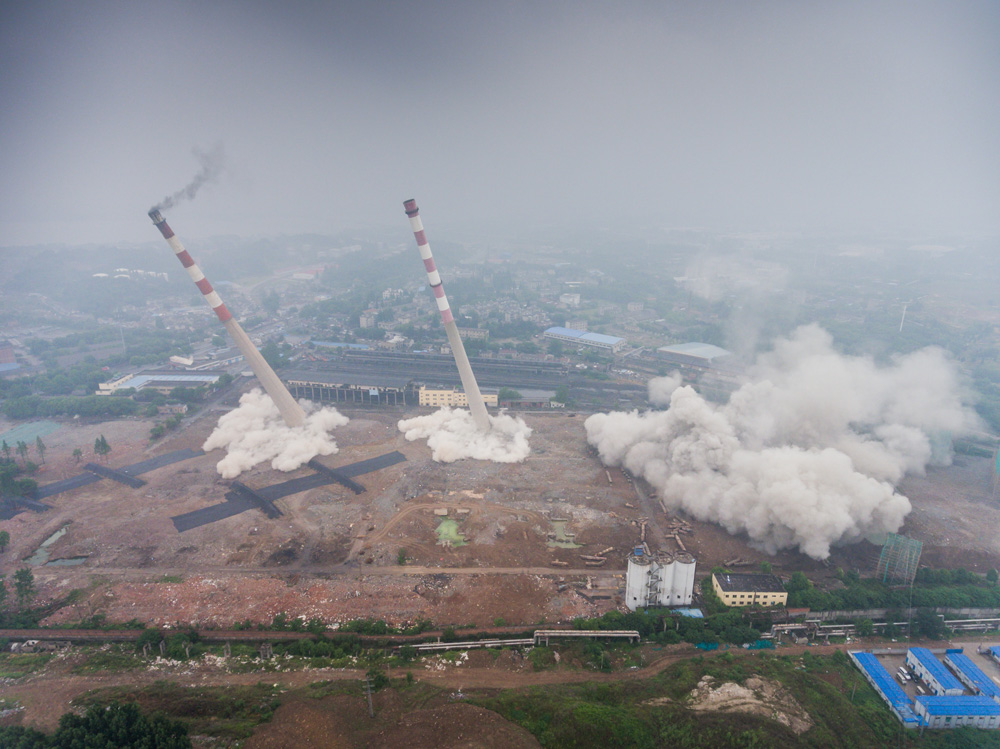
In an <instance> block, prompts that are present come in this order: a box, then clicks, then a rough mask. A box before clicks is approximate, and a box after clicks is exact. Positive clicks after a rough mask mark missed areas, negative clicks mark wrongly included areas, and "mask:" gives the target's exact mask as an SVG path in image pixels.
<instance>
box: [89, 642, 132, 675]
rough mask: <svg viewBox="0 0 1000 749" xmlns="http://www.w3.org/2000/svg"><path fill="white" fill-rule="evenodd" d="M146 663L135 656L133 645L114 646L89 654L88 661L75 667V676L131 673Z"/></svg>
mask: <svg viewBox="0 0 1000 749" xmlns="http://www.w3.org/2000/svg"><path fill="white" fill-rule="evenodd" d="M144 665H145V662H144V661H143V659H142V658H140V657H138V656H137V655H136V654H135V648H134V647H132V645H126V646H122V645H112V646H110V647H108V648H102V649H100V650H94V651H91V652H89V653H87V659H86V660H85V661H84V662H83V663H79V664H77V665H76V666H74V667H73V673H74V674H93V673H98V672H100V671H131V670H133V669H136V668H142V667H143V666H144Z"/></svg>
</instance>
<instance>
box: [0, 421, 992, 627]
mask: <svg viewBox="0 0 1000 749" xmlns="http://www.w3.org/2000/svg"><path fill="white" fill-rule="evenodd" d="M220 413H221V412H220V411H217V410H216V411H213V410H208V411H206V412H205V413H202V414H200V415H198V416H197V417H194V418H193V419H191V420H190V423H186V425H185V426H184V428H183V429H182V430H181V431H180V432H177V433H174V434H172V435H170V436H168V437H167V438H166V439H165V440H163V441H161V442H159V443H157V444H155V445H152V446H150V445H149V444H148V440H147V437H148V433H149V428H150V426H151V422H149V421H146V420H141V419H136V420H123V421H113V422H104V423H99V424H81V423H78V422H74V421H72V420H67V421H64V422H62V424H63V425H62V427H61V428H60V429H59V430H58V431H56V432H54V433H52V434H51V435H49V436H48V437H46V438H45V442H46V445H47V446H48V451H47V453H46V464H45V466H44V468H43V472H42V474H41V475H40V476H39V480H40V483H42V484H45V483H49V482H51V481H56V480H60V479H63V478H67V477H69V476H73V475H75V474H77V473H79V472H80V470H81V469H80V468H79V467H78V466H77V465H76V461H75V460H74V459H73V457H72V451H73V449H74V448H77V447H79V448H81V449H83V450H84V454H85V460H93V459H94V456H93V454H92V452H93V442H94V440H95V439H96V438H97V437H98V436H99V435H101V434H103V435H104V436H105V437H106V438H107V440H108V442H109V443H110V444H111V446H112V448H113V452H112V454H111V456H110V457H109V459H108V465H110V466H112V467H116V466H123V465H128V464H130V463H134V462H137V461H139V460H142V459H145V458H147V457H151V456H152V455H156V454H160V453H163V452H168V451H171V450H177V449H180V448H185V447H192V448H198V447H200V446H201V444H202V443H203V442H204V440H205V438H206V437H207V436H208V434H209V433H210V432H211V430H212V428H213V426H214V424H215V422H216V421H217V419H218V416H219V415H220ZM346 413H347V415H348V416H350V417H351V422H350V423H349V424H347V425H346V426H344V427H342V428H340V429H339V430H338V431H337V433H336V439H337V442H338V445H339V447H340V452H339V453H338V454H336V455H332V456H328V457H325V458H323V459H322V460H323V462H324V463H325V464H326V465H329V466H331V467H336V466H338V465H344V464H347V463H352V462H355V461H358V460H364V459H366V458H371V457H375V456H378V455H382V454H384V453H387V452H391V451H393V450H399V451H400V452H402V453H404V454H405V455H406V457H407V462H405V463H402V464H398V465H395V466H391V467H389V468H386V469H383V470H380V471H376V472H374V473H371V474H367V475H365V476H361V477H359V479H358V480H359V481H360V482H361V483H362V484H363V485H364V486H365V487H366V488H367V491H366V492H365V493H363V494H360V495H355V494H353V493H352V492H350V491H349V490H347V489H346V488H344V487H341V486H339V485H330V486H326V487H322V488H320V489H315V490H312V491H307V492H302V493H300V494H297V495H293V496H290V497H286V498H284V499H281V500H279V501H278V503H277V504H278V506H279V508H280V509H281V510H282V512H283V513H284V515H283V516H282V517H280V518H278V519H275V520H269V519H267V518H266V517H264V516H263V515H262V514H261V513H260V512H258V511H256V510H251V511H247V512H244V513H242V514H240V515H236V516H234V517H230V518H227V519H225V520H222V521H219V522H217V523H213V524H210V525H206V526H202V527H200V528H196V529H193V530H191V531H188V532H185V533H178V532H177V530H176V529H175V528H174V526H173V524H172V522H171V520H170V518H171V516H174V515H178V514H181V513H184V512H189V511H192V510H197V509H200V508H203V507H206V506H209V505H213V504H217V503H219V502H222V501H223V499H224V495H225V493H226V491H227V490H228V487H229V483H230V482H228V481H225V480H223V479H221V478H220V477H219V476H218V474H217V473H216V470H215V463H216V462H217V460H219V459H220V458H221V453H213V454H210V455H205V456H202V457H199V458H195V459H192V460H188V461H184V462H182V463H177V464H174V465H172V466H166V467H164V468H160V469H157V470H156V471H153V472H150V473H148V474H145V475H144V476H143V478H144V479H145V480H146V481H147V482H148V483H147V485H146V486H144V487H142V488H140V489H131V488H129V487H127V486H124V485H121V484H117V483H115V482H112V481H109V480H103V481H100V482H98V483H95V484H91V485H89V486H86V487H82V488H80V489H76V490H74V491H71V492H67V493H64V494H61V495H58V496H55V497H52V498H50V499H48V500H46V501H47V502H48V503H50V504H51V505H52V506H53V510H52V511H49V512H44V513H34V512H25V513H21V514H19V515H17V516H16V517H14V518H12V519H10V520H7V521H3V522H0V529H3V530H7V531H8V532H9V533H10V535H11V547H10V548H9V549H8V550H7V552H6V553H5V554H3V556H2V557H0V573H2V574H6V575H8V576H10V575H11V574H12V573H13V572H14V570H15V569H16V568H17V567H18V566H20V565H21V564H23V563H24V560H26V559H27V558H28V557H29V556H30V555H31V554H32V553H33V552H34V550H35V549H36V548H37V547H38V546H39V544H41V542H42V541H43V540H45V539H46V538H47V537H49V536H50V535H51V534H53V533H54V532H55V531H57V530H59V529H60V528H63V527H65V528H66V533H65V535H64V536H63V537H62V538H60V539H59V540H58V541H57V542H55V543H54V544H53V545H52V546H51V547H50V551H51V559H52V560H58V559H64V558H69V557H86V560H85V561H84V562H83V564H81V565H80V566H74V567H61V566H36V567H35V569H34V571H35V577H36V581H37V584H38V587H39V589H40V599H41V600H43V601H44V600H51V599H54V598H57V597H60V596H64V595H65V594H67V593H69V592H70V591H71V590H74V589H77V590H82V591H83V592H82V593H78V594H77V598H76V600H75V602H74V603H73V604H72V605H70V606H66V607H64V608H63V609H62V610H60V611H58V612H56V613H55V614H53V615H52V616H51V617H50V618H49V620H48V621H47V622H46V623H64V622H74V621H79V620H81V619H84V618H87V617H90V616H93V615H104V616H105V617H106V618H107V619H108V620H109V621H128V620H130V619H133V618H134V619H138V620H140V621H143V622H146V623H149V624H155V625H181V624H187V623H193V624H200V625H216V626H229V625H232V624H235V623H237V622H242V621H244V620H247V619H249V620H251V621H254V622H265V623H269V622H270V621H271V620H272V619H273V617H274V616H275V615H276V614H277V613H279V612H285V613H287V614H288V615H290V616H301V617H305V618H312V617H317V618H320V619H322V620H324V621H326V622H328V623H331V624H333V623H336V622H342V621H346V620H349V619H356V618H365V617H371V618H380V619H385V620H387V621H389V622H392V623H404V622H412V621H414V620H415V619H418V618H429V619H432V620H433V621H435V622H436V623H439V624H442V625H444V624H478V625H484V624H492V623H493V621H494V620H495V619H499V618H503V619H504V620H505V621H506V622H507V623H509V624H521V623H523V624H536V623H538V622H541V621H543V620H544V621H546V622H558V621H568V620H570V619H572V618H574V617H577V616H594V615H597V614H600V613H602V612H603V611H607V610H609V609H611V608H615V607H616V606H618V605H620V600H621V599H620V588H621V585H622V583H623V576H624V574H623V573H624V569H625V565H626V557H627V553H628V551H629V549H630V548H631V547H632V546H633V545H635V544H636V543H638V542H639V522H640V520H641V519H642V518H644V517H648V518H650V520H651V523H652V525H651V526H650V529H649V530H650V538H655V537H656V532H657V531H656V528H655V527H654V526H659V527H661V528H662V527H663V526H665V525H666V524H667V523H668V522H669V519H668V518H667V517H666V516H665V514H664V513H663V512H662V510H657V509H656V507H658V505H657V504H656V503H655V500H654V501H653V502H652V503H651V502H650V501H649V500H644V498H643V496H642V493H641V492H639V493H637V491H636V487H634V486H633V485H632V483H631V482H630V481H629V480H628V478H627V477H625V476H624V474H623V473H622V472H621V471H620V470H616V469H607V470H606V469H605V467H604V466H602V465H601V464H600V462H599V460H598V459H597V458H596V456H595V454H594V452H593V451H592V450H590V449H589V448H588V446H587V444H586V440H585V432H584V428H583V418H582V417H570V416H569V415H567V414H551V415H549V414H545V415H541V414H538V415H528V416H527V417H526V419H527V421H528V423H529V425H530V426H531V427H532V428H533V429H534V435H533V436H532V448H533V449H532V454H531V455H530V456H529V458H528V459H527V460H526V461H525V462H524V463H522V464H494V463H483V462H480V461H460V462H458V463H453V464H439V463H435V462H433V461H432V460H431V459H430V451H429V450H428V448H427V446H426V445H425V444H424V443H422V442H413V443H410V442H406V440H405V439H404V438H403V437H402V435H400V434H399V432H398V430H397V429H396V426H395V422H396V420H397V419H398V417H399V413H395V412H393V413H390V412H386V411H375V410H367V411H358V412H352V411H347V412H346ZM7 426H9V425H6V424H3V423H0V429H5V428H7ZM990 464H991V461H989V460H987V459H980V458H969V457H964V456H962V457H959V458H958V459H957V460H956V461H955V464H954V465H953V466H950V467H947V468H935V469H931V470H930V471H928V473H927V475H926V476H924V477H910V478H907V479H906V480H905V481H904V482H903V485H902V486H901V489H900V490H901V491H903V492H904V493H906V494H907V496H909V497H910V500H911V502H912V503H913V506H914V510H913V512H912V513H911V514H910V516H909V518H908V519H907V523H906V525H905V526H904V527H903V529H902V532H903V533H906V534H908V535H912V536H914V537H915V538H918V539H920V540H922V541H923V542H924V557H923V559H922V562H923V563H925V564H931V565H935V566H938V565H940V566H965V567H967V568H969V569H972V570H976V571H979V572H985V571H986V570H987V569H989V568H991V567H997V566H1000V535H998V534H996V533H994V532H993V531H992V529H994V528H996V527H1000V503H998V502H996V501H994V500H993V499H992V496H991V489H992V487H991V483H990V479H991V476H990ZM311 473H312V471H311V469H308V468H305V469H299V470H298V471H295V472H292V473H290V474H285V473H280V472H277V471H274V470H272V469H271V468H270V466H268V465H263V466H258V467H256V468H254V469H253V470H251V471H248V472H246V473H244V474H243V475H241V476H240V480H241V481H243V482H244V483H246V484H247V485H249V486H252V487H263V486H268V485H271V484H275V483H278V482H280V481H284V480H287V479H289V478H294V477H298V476H305V475H309V474H311ZM609 479H610V480H609ZM641 488H642V487H640V489H641ZM436 511H437V514H436ZM442 511H447V516H442V515H441V514H439V513H441V512H442ZM445 517H446V518H447V519H449V520H453V521H455V522H456V523H457V529H458V532H459V533H460V534H461V535H462V536H463V537H464V538H465V540H466V542H467V543H466V545H463V546H458V547H450V546H443V545H440V544H439V543H438V542H437V535H436V533H435V529H436V528H437V526H438V525H439V524H440V523H441V521H442V520H443V519H445ZM684 519H685V520H686V521H687V522H688V523H690V525H691V527H692V529H693V531H694V532H693V534H691V535H685V536H683V537H682V538H683V541H684V543H685V545H686V546H687V548H688V549H689V550H690V551H691V552H692V553H693V554H694V555H695V557H696V559H697V561H698V576H699V577H701V576H702V575H704V574H707V573H708V571H709V570H711V568H712V567H713V566H715V565H719V564H722V563H723V562H725V561H727V560H731V559H733V558H737V557H738V558H740V559H742V560H744V561H745V562H746V566H745V568H746V569H753V568H754V567H755V566H756V565H758V564H759V563H760V562H762V561H769V562H771V563H772V564H773V566H774V570H775V572H777V573H778V574H784V575H788V574H790V573H791V572H793V571H796V570H802V571H804V572H806V574H807V575H809V576H810V577H812V578H813V579H816V580H821V579H824V578H826V577H829V578H832V575H833V572H834V571H835V570H836V568H837V567H844V568H846V569H858V570H859V571H860V572H862V574H867V573H870V571H872V570H874V567H875V564H876V563H877V560H878V554H879V547H878V546H876V545H874V544H871V543H867V542H862V543H859V544H854V545H852V546H849V547H845V548H838V549H835V550H834V552H833V555H832V557H831V559H830V560H829V563H828V564H824V563H820V562H817V561H815V560H812V559H809V558H807V557H805V556H804V555H802V554H799V553H796V552H783V553H781V554H779V555H777V556H776V557H770V556H768V555H767V554H765V553H763V552H761V551H758V550H756V549H754V548H752V547H751V546H749V545H748V543H747V540H746V538H744V537H740V536H730V535H729V534H727V533H726V532H725V531H724V530H723V529H722V528H720V527H718V526H715V525H712V524H708V523H700V522H698V521H694V520H692V519H691V518H684ZM553 520H564V521H565V523H566V526H565V528H566V531H567V532H568V533H572V534H575V535H574V540H575V542H576V543H578V544H580V547H579V548H572V549H570V548H552V547H551V546H550V545H549V543H548V542H549V540H550V538H551V534H552V533H553V532H554V530H555V526H554V525H553V523H552V521H553ZM663 544H664V545H665V546H666V548H667V549H668V550H671V549H674V548H676V543H675V541H674V540H673V539H670V538H668V539H666V540H665V541H664V542H663ZM651 546H653V548H654V549H655V548H656V544H655V542H653V543H651ZM401 552H402V553H403V555H404V556H405V558H406V564H405V565H404V566H400V565H399V563H398V562H399V556H400V553H401ZM599 552H603V555H604V556H606V557H607V560H608V561H607V562H606V563H605V565H604V566H603V567H601V568H599V569H593V568H587V567H586V566H585V563H584V561H583V560H582V559H581V558H580V556H581V555H595V554H597V553H599ZM558 563H562V564H558ZM563 565H566V566H563ZM560 588H562V589H561V590H560ZM595 589H596V590H595ZM595 593H596V594H597V595H596V596H595Z"/></svg>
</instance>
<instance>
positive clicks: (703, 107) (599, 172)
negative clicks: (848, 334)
mask: <svg viewBox="0 0 1000 749" xmlns="http://www.w3.org/2000/svg"><path fill="white" fill-rule="evenodd" d="M622 5H623V6H624V7H621V6H622ZM0 9H2V16H0V70H2V71H3V72H2V75H0V102H2V103H0V107H2V109H0V111H2V114H0V139H2V140H0V246H10V245H15V244H34V243H43V242H50V241H68V242H74V241H75V242H92V241H118V240H126V241H132V240H143V239H153V240H155V238H156V235H155V233H154V230H153V229H152V227H151V226H150V225H149V223H148V219H147V218H146V216H145V211H146V210H147V209H148V208H149V206H150V205H151V204H153V203H155V202H156V201H158V200H159V199H160V198H162V197H163V196H164V195H165V194H166V193H169V192H172V191H174V190H176V189H178V188H180V187H181V186H183V185H184V183H185V182H186V181H187V180H188V179H189V178H190V177H191V176H192V175H193V173H194V172H195V170H196V169H197V163H196V161H195V159H194V157H193V156H192V153H191V151H192V148H194V147H200V148H203V149H207V148H210V147H212V146H213V145H214V144H215V143H218V142H221V143H222V144H223V146H224V148H225V151H226V154H227V159H228V172H227V174H226V176H225V177H224V178H223V179H222V180H221V181H220V182H219V183H218V184H216V185H213V186H209V187H207V188H206V189H205V190H204V192H203V193H202V194H201V195H200V196H199V198H198V199H197V200H196V201H195V202H194V203H192V204H189V205H183V206H179V207H177V208H174V209H173V210H172V211H171V212H170V213H169V214H168V219H171V223H172V224H174V225H175V227H176V228H177V230H178V232H180V233H181V234H185V233H186V234H188V235H204V234H211V233H217V232H227V233H229V232H233V233H240V234H253V233H261V232H263V233H279V232H284V233H295V232H300V231H334V230H337V229H340V228H343V227H345V226H353V227H357V226H361V225H364V224H370V223H377V224H380V225H387V226H391V225H393V222H399V223H400V225H401V226H402V227H403V228H404V229H405V218H404V217H403V215H402V206H401V203H402V201H403V200H404V199H405V198H408V197H416V198H417V201H418V203H419V204H420V205H421V206H422V208H423V212H424V215H425V219H426V221H427V226H428V229H429V230H431V231H432V232H433V231H438V232H440V229H443V228H445V227H447V226H449V225H455V224H457V223H458V222H471V223H479V222H486V221H489V222H490V223H493V224H496V223H499V224H506V225H518V224H533V223H537V222H548V223H566V224H573V223H575V222H588V223H592V222H593V221H594V220H595V219H596V220H605V219H607V220H616V219H621V218H633V217H634V218H635V219H637V220H642V221H651V222H655V223H657V224H662V225H673V226H685V225H700V226H705V227H708V228H713V227H718V228H741V227H742V228H753V229H758V228H807V229H809V228H832V229H861V230H883V229H888V230H898V229H914V230H916V231H949V232H951V231H955V232H969V231H971V232H990V233H993V232H998V230H1000V211H998V210H997V208H998V206H1000V44H998V43H997V39H998V38H1000V3H998V2H995V1H993V0H984V2H962V1H961V0H947V1H946V2H898V3H878V2H858V3H851V2H827V3H819V2H772V3H748V2H733V3H724V2H690V3H687V2H684V3H671V2H648V3H644V2H632V3H624V4H621V3H606V2H586V1H583V2H581V1H579V0H577V1H574V2H556V1H550V2H503V1H499V2H489V3H487V2H475V1H471V2H470V1H467V0H463V1H461V2H433V3H423V2H379V0H369V1H367V2H366V1H363V0H359V1H358V2H353V3H349V2H341V3H336V2H327V3H322V2H283V3H279V2H273V3H258V2H211V3H201V2H159V3H155V4H152V3H145V2H116V3H102V2H96V1H93V0H88V2H45V0H33V1H32V2H12V1H11V0H8V1H7V2H3V3H2V4H0Z"/></svg>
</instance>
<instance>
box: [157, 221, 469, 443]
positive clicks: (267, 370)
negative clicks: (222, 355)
mask: <svg viewBox="0 0 1000 749" xmlns="http://www.w3.org/2000/svg"><path fill="white" fill-rule="evenodd" d="M149 217H150V218H151V219H153V223H154V224H156V228H157V229H159V230H160V233H161V234H162V235H163V238H164V239H166V240H167V244H169V245H170V249H172V250H173V251H174V253H175V254H176V255H177V259H178V260H180V261H181V265H183V266H184V268H185V270H187V272H188V275H189V276H191V280H192V281H194V283H195V286H197V287H198V289H199V290H200V291H201V293H202V295H203V296H204V297H205V301H206V302H208V306H209V307H211V308H212V309H213V310H214V311H215V314H216V316H217V317H218V318H219V321H220V322H221V323H222V324H223V325H224V326H225V328H226V330H227V331H228V332H229V336H230V337H231V338H232V339H233V342H234V343H235V344H236V347H237V348H238V349H239V350H240V351H241V352H242V353H243V358H244V359H245V360H246V362H247V364H249V365H250V369H252V370H253V373H254V374H255V375H257V379H258V380H259V381H260V384H261V385H263V386H264V390H265V391H267V394H268V395H269V396H271V400H272V401H274V405H276V406H277V407H278V411H279V412H280V413H281V417H282V418H283V419H284V420H285V423H286V424H288V426H290V427H299V426H302V424H303V422H305V420H306V414H305V411H303V410H302V406H300V405H299V404H298V403H296V402H295V399H294V398H293V397H292V394H291V393H289V392H288V388H286V387H285V386H284V384H282V382H281V380H279V379H278V375H276V374H275V373H274V370H273V369H271V366H270V365H269V364H268V363H267V362H266V361H264V357H263V356H261V355H260V351H258V350H257V347H256V346H254V345H253V342H252V341H251V340H250V338H249V337H248V336H247V334H246V333H245V332H243V328H241V327H240V324H239V323H238V322H236V319H235V318H234V317H233V316H232V314H231V313H230V312H229V310H228V309H227V308H226V305H225V304H223V302H222V299H221V298H220V297H219V294H218V293H217V292H216V291H215V289H213V288H212V284H210V283H209V282H208V279H207V278H205V274H204V273H202V272H201V268H199V267H198V265H197V264H196V263H195V262H194V259H193V258H192V257H191V256H190V255H189V254H188V251H187V250H185V249H184V245H182V244H181V243H180V240H179V239H177V237H176V236H174V232H173V230H172V229H171V228H170V227H169V226H168V225H167V221H166V219H165V218H163V214H161V213H160V211H159V210H157V209H156V208H154V209H153V210H151V211H150V212H149ZM477 392H478V391H477Z"/></svg>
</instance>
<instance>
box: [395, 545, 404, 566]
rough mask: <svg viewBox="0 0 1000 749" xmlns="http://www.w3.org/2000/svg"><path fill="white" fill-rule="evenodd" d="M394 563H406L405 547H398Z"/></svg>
mask: <svg viewBox="0 0 1000 749" xmlns="http://www.w3.org/2000/svg"><path fill="white" fill-rule="evenodd" d="M396 564H400V565H402V564H406V549H400V550H399V553H398V554H396Z"/></svg>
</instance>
